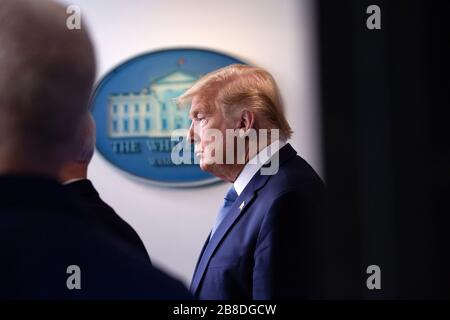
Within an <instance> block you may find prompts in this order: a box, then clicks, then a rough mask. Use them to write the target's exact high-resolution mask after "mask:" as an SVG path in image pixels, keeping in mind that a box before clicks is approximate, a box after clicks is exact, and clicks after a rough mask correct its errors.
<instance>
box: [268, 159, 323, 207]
mask: <svg viewBox="0 0 450 320" xmlns="http://www.w3.org/2000/svg"><path fill="white" fill-rule="evenodd" d="M266 187H267V188H268V189H269V190H270V192H271V193H272V194H273V195H274V196H275V198H276V197H279V196H282V195H283V194H286V193H311V192H313V193H322V192H323V191H324V188H325V186H324V183H323V181H322V179H321V178H320V177H319V175H318V174H317V173H316V172H315V170H314V169H313V168H312V167H311V166H310V165H309V164H308V163H307V162H306V161H305V160H304V159H303V158H301V157H300V156H295V157H293V158H291V159H289V160H288V161H286V162H285V163H283V164H282V165H281V166H280V168H279V170H278V172H277V173H276V174H275V175H273V176H271V177H270V179H269V181H268V183H267V186H266Z"/></svg>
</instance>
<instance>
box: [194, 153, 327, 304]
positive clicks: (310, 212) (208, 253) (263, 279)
mask: <svg viewBox="0 0 450 320" xmlns="http://www.w3.org/2000/svg"><path fill="white" fill-rule="evenodd" d="M323 193H324V185H323V182H322V181H321V179H320V178H319V176H318V175H317V174H316V173H315V172H314V170H313V169H312V167H311V166H309V165H308V164H307V163H306V161H305V160H303V159H302V158H301V157H299V156H297V155H296V152H295V150H294V149H293V148H292V147H291V146H290V145H289V144H287V145H286V146H284V147H283V148H281V149H280V151H279V170H278V172H277V173H276V174H275V175H261V174H260V172H258V173H257V174H256V175H255V176H254V177H253V178H252V180H251V181H250V182H249V184H248V185H247V186H246V188H245V189H244V190H243V192H242V193H241V194H240V196H239V197H238V198H237V200H236V201H235V203H234V204H233V205H232V207H231V209H230V211H229V212H228V214H227V215H226V217H225V218H224V220H223V221H222V223H221V224H220V226H219V227H218V229H217V230H216V232H215V233H214V235H213V236H212V238H211V239H210V240H209V241H208V240H207V241H206V243H205V245H204V247H203V249H202V253H201V255H200V258H199V261H198V263H197V266H196V270H195V272H194V277H193V281H192V283H191V292H192V293H194V295H195V296H196V297H198V298H199V299H208V300H211V299H214V300H216V299H217V300H222V299H226V300H230V299H247V300H250V299H302V298H312V297H314V294H315V291H316V289H317V288H315V287H314V286H315V285H316V283H315V281H312V279H314V278H315V276H314V275H313V273H314V272H315V271H314V270H315V267H316V265H315V264H314V263H315V261H316V257H315V249H314V243H313V242H314V240H313V239H314V235H313V232H314V223H315V222H314V221H315V219H316V218H317V215H318V212H319V210H321V207H322V202H323V201H322V200H323V199H322V197H323Z"/></svg>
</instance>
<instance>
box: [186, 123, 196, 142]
mask: <svg viewBox="0 0 450 320" xmlns="http://www.w3.org/2000/svg"><path fill="white" fill-rule="evenodd" d="M187 138H188V141H189V142H190V143H194V142H195V129H194V121H191V125H190V126H189V130H188V134H187Z"/></svg>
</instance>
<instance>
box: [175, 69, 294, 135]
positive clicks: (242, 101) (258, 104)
mask: <svg viewBox="0 0 450 320" xmlns="http://www.w3.org/2000/svg"><path fill="white" fill-rule="evenodd" d="M194 97H197V98H199V99H200V100H201V101H202V103H203V104H204V105H205V108H206V110H205V112H215V111H216V110H220V111H221V112H222V114H223V115H224V117H226V118H229V117H232V116H233V114H236V113H237V112H241V111H242V110H248V111H252V112H254V114H255V118H256V119H255V128H254V129H279V130H280V138H281V139H282V140H287V139H289V138H290V137H291V135H292V129H291V127H290V126H289V123H288V122H287V120H286V117H285V116H284V112H283V105H282V101H281V96H280V93H279V90H278V88H277V85H276V83H275V80H274V79H273V77H272V76H271V75H270V73H269V72H267V71H266V70H264V69H262V68H259V67H252V66H247V65H242V64H233V65H230V66H227V67H224V68H221V69H218V70H216V71H213V72H211V73H208V74H206V75H205V76H203V77H202V78H201V79H200V80H198V81H197V82H196V83H195V84H194V85H193V86H192V87H191V88H190V89H188V90H187V91H186V92H185V93H184V94H183V95H181V96H180V97H179V98H178V104H179V105H183V104H185V103H187V102H190V101H191V100H192V99H193V98H194Z"/></svg>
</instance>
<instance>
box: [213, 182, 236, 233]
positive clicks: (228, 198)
mask: <svg viewBox="0 0 450 320" xmlns="http://www.w3.org/2000/svg"><path fill="white" fill-rule="evenodd" d="M237 197H238V194H237V192H236V190H235V189H234V186H233V185H232V186H231V187H230V189H228V191H227V194H226V195H225V198H224V199H223V205H222V207H221V208H220V210H219V213H218V214H217V218H216V224H215V225H214V228H213V229H212V231H211V236H210V239H211V238H212V236H213V234H214V232H215V231H216V230H217V228H218V227H219V225H220V223H221V222H222V221H223V219H224V218H225V216H226V215H227V213H228V211H229V210H230V208H231V206H232V205H233V203H234V201H236V199H237Z"/></svg>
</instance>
